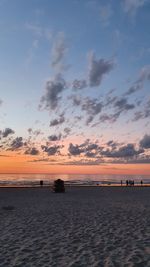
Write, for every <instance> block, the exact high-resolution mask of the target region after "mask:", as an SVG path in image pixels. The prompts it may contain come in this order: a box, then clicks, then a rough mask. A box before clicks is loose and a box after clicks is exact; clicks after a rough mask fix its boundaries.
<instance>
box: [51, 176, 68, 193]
mask: <svg viewBox="0 0 150 267" xmlns="http://www.w3.org/2000/svg"><path fill="white" fill-rule="evenodd" d="M53 191H54V192H55V193H64V192H65V185H64V181H63V180H61V179H57V180H55V181H54V185H53Z"/></svg>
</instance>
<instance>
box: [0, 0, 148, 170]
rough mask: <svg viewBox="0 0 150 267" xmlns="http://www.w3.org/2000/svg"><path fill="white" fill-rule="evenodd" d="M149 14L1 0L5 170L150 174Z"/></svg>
mask: <svg viewBox="0 0 150 267" xmlns="http://www.w3.org/2000/svg"><path fill="white" fill-rule="evenodd" d="M149 14H150V1H149V0H120V1H118V0H117V1H113V0H108V1H103V0H61V1H60V0H55V1H53V0H26V1H24V0H13V1H11V0H0V173H64V174H65V173H81V174H84V173H85V174H86V173H95V174H96V173H97V174H98V173H102V174H150V89H149V85H150V30H149V25H150V15H149Z"/></svg>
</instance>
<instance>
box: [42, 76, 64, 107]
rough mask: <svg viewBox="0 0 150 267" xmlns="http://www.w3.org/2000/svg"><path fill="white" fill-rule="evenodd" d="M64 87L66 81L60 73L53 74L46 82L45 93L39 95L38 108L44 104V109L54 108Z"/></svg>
mask: <svg viewBox="0 0 150 267" xmlns="http://www.w3.org/2000/svg"><path fill="white" fill-rule="evenodd" d="M65 88H66V82H65V80H64V79H63V78H62V77H61V75H57V76H55V78H54V79H50V80H49V81H47V83H46V88H45V89H46V91H45V94H44V95H43V96H42V97H41V100H40V105H39V108H42V107H43V106H44V108H45V109H48V110H54V109H56V108H57V106H58V102H59V100H60V99H61V96H60V95H61V93H62V92H63V91H64V90H65Z"/></svg>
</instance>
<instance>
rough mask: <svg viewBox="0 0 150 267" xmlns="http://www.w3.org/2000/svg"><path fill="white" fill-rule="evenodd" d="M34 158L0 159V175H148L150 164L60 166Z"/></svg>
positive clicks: (25, 156) (24, 156)
mask: <svg viewBox="0 0 150 267" xmlns="http://www.w3.org/2000/svg"><path fill="white" fill-rule="evenodd" d="M34 159H36V157H34V156H28V155H16V154H13V155H11V157H10V156H9V157H8V153H5V156H1V157H0V173H39V174H40V173H41V174H42V173H43V174H44V173H45V174H46V173H49V174H53V173H54V174H123V175H127V174H133V175H134V174H135V175H140V174H143V175H150V164H102V165H61V164H59V163H58V164H50V163H48V162H32V161H33V160H34Z"/></svg>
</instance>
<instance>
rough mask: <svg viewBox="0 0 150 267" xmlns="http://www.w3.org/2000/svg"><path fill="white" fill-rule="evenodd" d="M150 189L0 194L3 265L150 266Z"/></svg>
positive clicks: (0, 191) (0, 261) (1, 191)
mask: <svg viewBox="0 0 150 267" xmlns="http://www.w3.org/2000/svg"><path fill="white" fill-rule="evenodd" d="M149 200H150V188H145V187H143V188H141V187H139V188H137V187H135V188H125V187H122V188H121V187H116V188H115V187H110V188H109V187H86V188H83V187H78V188H68V189H67V192H66V193H65V194H55V193H52V192H51V191H50V190H49V189H47V188H41V189H40V188H39V189H38V188H36V189H32V188H30V189H29V188H28V189H25V188H24V189H23V188H21V189H9V188H7V189H6V188H5V189H0V266H2V267H9V266H11V267H30V266H32V267H39V266H40V267H51V266H52V267H53V266H58V267H80V266H82V267H83V266H85V267H87V266H92V267H96V266H98V267H101V266H102V267H103V266H105V267H106V266H111V267H112V266H115V267H121V266H136V267H138V266H139V267H148V266H150V205H149V202H150V201H149Z"/></svg>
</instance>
